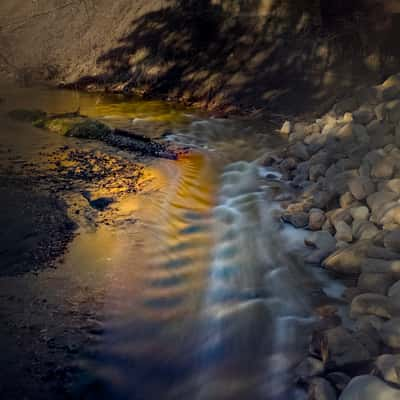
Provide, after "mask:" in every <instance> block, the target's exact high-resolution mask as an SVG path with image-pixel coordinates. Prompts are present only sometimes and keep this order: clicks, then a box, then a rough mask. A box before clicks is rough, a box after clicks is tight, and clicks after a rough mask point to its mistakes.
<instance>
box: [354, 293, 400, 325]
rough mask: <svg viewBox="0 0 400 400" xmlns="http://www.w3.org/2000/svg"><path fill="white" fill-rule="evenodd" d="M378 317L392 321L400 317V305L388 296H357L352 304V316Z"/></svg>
mask: <svg viewBox="0 0 400 400" xmlns="http://www.w3.org/2000/svg"><path fill="white" fill-rule="evenodd" d="M360 315H376V316H377V317H382V318H386V319H390V318H393V317H398V316H400V305H399V304H397V302H395V301H393V299H391V298H390V297H388V296H383V295H381V294H376V293H365V294H360V295H358V296H356V297H355V298H354V299H353V301H352V302H351V306H350V316H351V318H356V317H358V316H360Z"/></svg>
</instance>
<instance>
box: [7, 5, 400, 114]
mask: <svg viewBox="0 0 400 400" xmlns="http://www.w3.org/2000/svg"><path fill="white" fill-rule="evenodd" d="M22 3H24V2H22ZM22 3H21V4H19V2H15V1H3V2H2V4H1V6H0V7H1V9H0V15H1V16H2V17H1V20H0V24H1V26H2V30H1V34H0V43H1V47H2V52H1V57H0V65H1V67H2V69H3V72H4V73H5V74H8V75H9V76H10V77H12V78H15V79H17V80H19V81H20V82H21V83H22V84H28V83H29V82H31V81H34V80H38V79H42V80H43V79H44V80H48V81H50V82H53V83H55V84H59V83H65V84H68V85H69V87H79V88H84V89H93V90H109V91H117V92H124V93H140V94H143V95H146V96H149V97H158V98H160V97H162V98H166V99H167V98H168V99H177V100H180V101H186V102H188V103H194V104H197V105H199V106H201V107H206V108H208V109H211V110H215V111H218V110H223V111H224V112H226V111H234V112H235V111H236V112H238V111H239V112H243V111H254V110H260V109H261V110H269V111H271V112H274V113H285V114H288V113H289V114H291V115H294V114H298V113H302V112H305V111H309V112H314V113H320V112H321V111H324V110H327V109H329V107H330V106H331V105H332V104H333V102H334V101H335V98H337V97H341V96H342V95H343V94H345V93H346V92H347V90H349V89H351V88H354V87H356V86H358V85H360V84H366V83H368V82H370V83H372V82H377V81H379V80H383V79H384V78H385V77H386V76H387V75H388V74H390V73H393V72H395V71H396V70H397V69H398V65H399V62H398V60H399V57H398V56H399V54H398V46H397V43H396V40H395V38H396V37H398V34H399V32H398V30H399V24H398V23H397V21H398V18H399V14H398V13H399V9H398V7H397V6H396V4H395V2H393V1H390V0H388V1H378V0H376V1H375V0H374V1H372V0H371V1H356V0H353V1H346V2H344V1H340V2H335V4H333V3H332V2H329V1H321V2H317V1H313V0H303V1H299V2H296V3H295V4H294V3H293V2H289V1H285V0H255V1H251V2H248V1H246V2H245V1H240V0H238V1H225V0H222V1H201V2H199V1H179V0H176V1H171V2H163V1H158V0H154V1H137V2H135V4H132V2H130V1H126V0H119V1H116V2H113V5H112V6H111V7H110V5H109V3H108V2H106V1H96V2H92V1H80V0H76V1H70V2H65V3H63V4H60V3H59V2H57V1H53V0H46V1H45V0H43V1H37V2H34V3H32V4H29V5H27V4H25V3H24V4H22Z"/></svg>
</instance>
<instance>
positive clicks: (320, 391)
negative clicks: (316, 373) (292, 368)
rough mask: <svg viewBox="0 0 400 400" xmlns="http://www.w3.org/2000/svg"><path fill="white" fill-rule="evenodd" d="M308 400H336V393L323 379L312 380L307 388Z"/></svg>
mask: <svg viewBox="0 0 400 400" xmlns="http://www.w3.org/2000/svg"><path fill="white" fill-rule="evenodd" d="M308 399H309V400H336V399H337V396H336V391H335V389H334V388H333V386H332V385H331V384H330V383H329V381H327V380H326V379H324V378H314V379H313V380H312V381H311V382H310V386H309V388H308Z"/></svg>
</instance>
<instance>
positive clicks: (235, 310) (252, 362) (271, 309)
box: [199, 162, 311, 400]
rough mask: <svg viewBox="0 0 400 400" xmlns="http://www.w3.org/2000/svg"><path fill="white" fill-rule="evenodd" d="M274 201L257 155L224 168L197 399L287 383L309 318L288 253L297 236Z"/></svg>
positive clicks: (260, 391)
mask: <svg viewBox="0 0 400 400" xmlns="http://www.w3.org/2000/svg"><path fill="white" fill-rule="evenodd" d="M276 209H277V205H275V204H274V203H273V202H272V201H271V199H270V198H269V191H268V188H267V187H262V185H261V182H260V177H259V168H258V166H257V164H256V163H247V162H236V163H233V164H230V165H228V166H227V167H226V168H225V169H224V171H223V173H222V176H221V186H220V191H219V197H218V205H217V206H216V207H215V209H214V228H215V229H214V231H215V232H214V233H215V245H214V251H213V258H212V261H211V266H210V273H209V283H208V288H207V290H206V294H205V300H204V315H203V329H204V330H203V337H202V340H203V342H202V344H201V351H202V356H201V358H200V359H201V368H204V369H208V370H209V373H207V374H206V375H205V376H203V380H204V385H200V386H201V387H202V389H201V390H200V397H199V398H201V399H209V400H212V399H230V400H231V399H240V398H244V397H246V398H251V399H271V400H275V399H278V398H279V399H281V398H282V397H280V396H287V395H288V391H289V392H290V390H291V389H292V387H291V386H292V380H293V376H292V373H293V368H294V367H295V366H296V364H297V363H298V361H299V360H300V358H301V357H302V356H303V352H304V350H305V346H306V343H305V338H306V337H307V334H306V332H307V330H308V329H309V328H310V323H311V320H310V318H308V317H307V316H308V315H309V308H308V303H307V300H306V295H305V293H303V290H302V289H301V288H300V285H299V282H300V281H301V276H300V274H301V272H300V268H299V265H297V264H296V260H295V258H294V257H292V256H291V255H290V254H291V251H292V250H293V246H294V245H295V243H294V241H293V239H291V237H290V235H288V234H287V232H285V230H284V229H283V227H282V226H281V224H280V222H279V220H278V219H277V218H275V214H274V211H276ZM224 376H225V379H224ZM290 396H292V397H285V399H286V398H290V399H293V398H294V397H293V396H294V392H291V395H290Z"/></svg>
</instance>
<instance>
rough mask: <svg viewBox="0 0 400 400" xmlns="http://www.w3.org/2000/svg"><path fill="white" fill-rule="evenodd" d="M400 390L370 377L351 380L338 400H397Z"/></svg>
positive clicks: (365, 376) (362, 376) (363, 376)
mask: <svg viewBox="0 0 400 400" xmlns="http://www.w3.org/2000/svg"><path fill="white" fill-rule="evenodd" d="M399 399H400V390H398V389H395V388H393V387H391V386H389V385H388V384H387V383H385V382H383V381H382V380H381V379H379V378H377V377H375V376H371V375H361V376H357V377H356V378H354V379H352V380H351V381H350V383H349V384H348V385H347V387H346V389H345V390H344V391H343V393H342V394H341V395H340V397H339V400H399Z"/></svg>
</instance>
